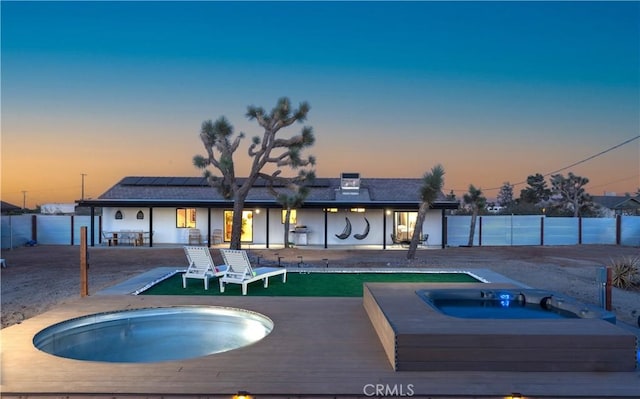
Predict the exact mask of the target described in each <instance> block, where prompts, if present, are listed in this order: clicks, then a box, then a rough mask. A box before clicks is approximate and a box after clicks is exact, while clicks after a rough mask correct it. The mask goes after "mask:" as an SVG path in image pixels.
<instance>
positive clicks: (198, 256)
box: [182, 246, 228, 290]
mask: <svg viewBox="0 0 640 399" xmlns="http://www.w3.org/2000/svg"><path fill="white" fill-rule="evenodd" d="M184 253H185V254H186V255H187V260H188V261H189V267H188V268H187V271H186V272H185V273H183V274H182V287H183V288H187V279H188V278H199V279H201V280H204V289H205V290H208V289H209V279H210V278H213V277H220V276H223V275H224V274H225V273H226V272H227V270H228V267H227V265H219V266H216V265H215V264H214V263H213V258H211V252H209V248H208V247H195V246H185V247H184Z"/></svg>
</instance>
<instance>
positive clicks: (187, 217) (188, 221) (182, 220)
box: [176, 208, 196, 229]
mask: <svg viewBox="0 0 640 399" xmlns="http://www.w3.org/2000/svg"><path fill="white" fill-rule="evenodd" d="M176 227H177V228H187V229H193V228H195V227H196V210H195V208H178V209H176Z"/></svg>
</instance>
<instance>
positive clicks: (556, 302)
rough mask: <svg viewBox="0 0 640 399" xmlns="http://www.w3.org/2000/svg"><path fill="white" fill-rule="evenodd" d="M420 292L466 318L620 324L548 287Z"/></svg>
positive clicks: (430, 301) (446, 310)
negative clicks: (595, 321) (568, 320)
mask: <svg viewBox="0 0 640 399" xmlns="http://www.w3.org/2000/svg"><path fill="white" fill-rule="evenodd" d="M416 293H417V294H418V296H419V297H420V298H422V299H423V300H424V301H425V302H426V303H427V304H428V305H430V306H432V307H433V308H435V309H437V310H438V311H440V312H442V313H444V314H446V315H449V316H453V317H460V318H465V319H602V320H606V321H608V322H610V323H613V324H615V323H616V316H615V314H614V313H612V312H608V311H606V310H604V309H601V308H597V307H595V306H592V305H588V304H585V303H581V302H579V301H577V300H575V299H573V298H568V297H565V296H562V295H558V294H554V293H552V292H549V291H545V290H535V289H487V290H483V289H448V290H438V289H435V290H418V291H416Z"/></svg>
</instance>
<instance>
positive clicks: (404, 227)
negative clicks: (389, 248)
mask: <svg viewBox="0 0 640 399" xmlns="http://www.w3.org/2000/svg"><path fill="white" fill-rule="evenodd" d="M416 219H418V212H394V214H393V234H394V235H395V237H396V240H398V241H410V240H411V237H412V236H413V230H414V229H415V227H416Z"/></svg>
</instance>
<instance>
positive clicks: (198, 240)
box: [189, 229, 202, 245]
mask: <svg viewBox="0 0 640 399" xmlns="http://www.w3.org/2000/svg"><path fill="white" fill-rule="evenodd" d="M191 244H202V236H201V235H200V230H198V229H189V245H191Z"/></svg>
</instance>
